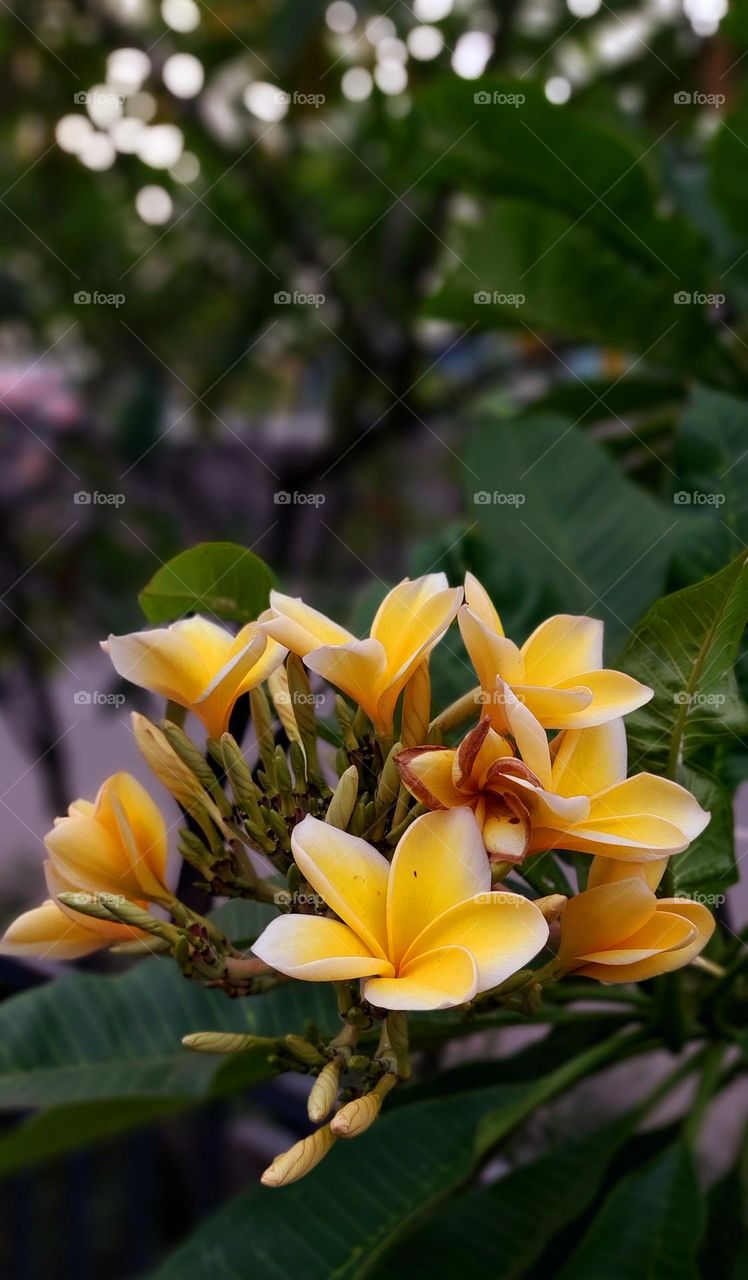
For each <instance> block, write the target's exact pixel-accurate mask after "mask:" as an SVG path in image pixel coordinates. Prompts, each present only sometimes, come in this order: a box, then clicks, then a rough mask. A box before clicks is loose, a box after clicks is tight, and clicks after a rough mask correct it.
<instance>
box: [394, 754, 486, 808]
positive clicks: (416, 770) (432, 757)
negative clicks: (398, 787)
mask: <svg viewBox="0 0 748 1280" xmlns="http://www.w3.org/2000/svg"><path fill="white" fill-rule="evenodd" d="M455 754H456V753H455V752H454V751H453V750H452V749H451V747H409V748H406V750H405V751H401V752H400V753H399V755H398V756H397V757H396V759H395V764H396V765H397V768H398V771H399V773H400V777H401V778H402V780H403V782H404V783H405V785H406V787H407V788H408V790H409V792H410V794H411V795H413V796H415V798H416V800H420V802H421V804H425V805H426V806H427V807H428V808H429V809H451V808H452V807H453V806H454V805H458V804H467V803H468V801H469V800H470V799H471V796H470V794H469V793H468V792H465V791H460V789H459V788H458V787H456V786H455V784H454V782H453V780H452V777H453V768H454V760H455Z"/></svg>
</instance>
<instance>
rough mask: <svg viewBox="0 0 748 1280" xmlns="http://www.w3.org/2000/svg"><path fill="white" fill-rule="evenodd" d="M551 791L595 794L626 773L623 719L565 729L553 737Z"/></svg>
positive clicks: (558, 793) (570, 793) (619, 780)
mask: <svg viewBox="0 0 748 1280" xmlns="http://www.w3.org/2000/svg"><path fill="white" fill-rule="evenodd" d="M551 754H552V756H553V781H552V784H551V791H555V792H556V794H557V795H560V796H594V795H597V793H598V792H600V791H605V790H606V789H607V788H608V787H612V786H614V785H615V784H616V783H617V782H622V781H623V779H624V778H625V777H626V760H627V751H626V728H625V726H624V723H623V719H621V718H620V717H619V718H618V719H616V720H609V721H608V723H607V724H602V725H599V726H598V727H597V728H594V729H566V730H564V732H563V733H560V734H559V735H558V737H557V738H554V740H553V744H552V747H551Z"/></svg>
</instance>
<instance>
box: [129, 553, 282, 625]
mask: <svg viewBox="0 0 748 1280" xmlns="http://www.w3.org/2000/svg"><path fill="white" fill-rule="evenodd" d="M272 585H273V580H272V575H271V573H270V570H269V569H268V567H267V565H266V564H265V562H264V561H263V560H260V558H259V556H256V555H255V554H254V552H253V551H248V550H247V549H246V548H245V547H240V546H237V544H236V543H234V542H201V543H200V544H199V545H198V546H196V547H191V548H190V549H189V550H188V551H182V552H180V554H179V555H177V556H174V558H173V559H172V560H169V561H168V563H167V564H165V565H163V566H162V567H161V568H160V569H159V570H158V572H157V573H155V574H154V575H153V577H152V578H151V580H150V582H149V583H148V584H147V586H145V587H143V590H142V591H141V592H140V595H139V596H138V600H139V601H140V607H141V609H142V610H143V613H144V614H145V616H146V618H147V619H148V621H149V622H173V621H174V620H175V619H177V618H183V617H185V615H187V614H191V613H208V614H214V615H215V616H216V617H218V618H224V619H225V620H226V621H227V622H241V623H244V622H252V621H253V620H254V619H255V618H256V617H258V615H259V614H260V613H262V611H263V609H266V608H267V605H268V600H269V597H270V588H271V586H272Z"/></svg>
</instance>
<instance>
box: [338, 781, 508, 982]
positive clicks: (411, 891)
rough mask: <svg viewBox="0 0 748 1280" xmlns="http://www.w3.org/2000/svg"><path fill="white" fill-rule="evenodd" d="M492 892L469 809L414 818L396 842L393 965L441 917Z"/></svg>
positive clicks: (390, 908)
mask: <svg viewBox="0 0 748 1280" xmlns="http://www.w3.org/2000/svg"><path fill="white" fill-rule="evenodd" d="M490 888H491V871H490V868H489V865H488V858H487V857H486V851H485V849H484V847H483V840H482V837H481V833H480V828H479V826H478V823H477V822H476V820H475V816H474V814H473V813H472V811H471V810H470V809H467V808H464V807H463V808H459V809H447V810H440V811H438V812H436V813H425V814H424V815H423V817H421V818H416V820H415V822H414V823H412V825H411V826H410V827H408V829H407V831H406V832H405V834H404V836H402V838H401V839H400V841H399V842H398V845H397V848H396V850H395V855H394V857H393V859H392V867H391V870H390V878H389V886H388V891H387V934H388V942H389V950H388V954H389V957H390V959H391V960H392V962H393V964H394V965H396V966H397V965H398V964H399V962H400V960H401V959H402V957H403V956H404V955H405V952H406V951H407V950H408V948H409V946H410V944H411V942H412V941H413V939H414V938H417V937H418V935H419V933H420V932H421V930H422V929H424V928H425V927H426V925H427V924H430V923H431V921H432V920H434V919H435V918H436V917H437V916H440V915H441V914H442V912H443V911H446V910H447V909H448V908H449V907H453V906H456V905H457V903H459V902H463V901H464V900H465V899H466V898H471V897H473V895H474V894H476V893H486V892H488V890H489V889H490ZM323 896H324V895H323Z"/></svg>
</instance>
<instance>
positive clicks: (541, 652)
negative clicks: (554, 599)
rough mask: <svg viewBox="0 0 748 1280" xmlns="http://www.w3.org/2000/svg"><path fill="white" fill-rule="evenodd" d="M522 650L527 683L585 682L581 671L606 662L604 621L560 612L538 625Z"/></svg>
mask: <svg viewBox="0 0 748 1280" xmlns="http://www.w3.org/2000/svg"><path fill="white" fill-rule="evenodd" d="M521 652H522V658H523V660H524V664H525V680H526V682H527V684H536V685H545V686H546V687H547V686H549V685H557V684H560V683H561V682H562V681H564V680H573V682H574V683H575V684H581V683H583V682H582V681H580V680H577V679H576V675H577V672H579V671H595V670H596V669H597V668H598V667H601V666H602V665H603V624H602V622H601V621H600V620H599V619H598V618H588V617H586V616H576V615H574V614H571V613H557V614H555V616H554V617H552V618H547V619H546V620H545V622H541V624H540V626H539V627H536V628H535V630H534V631H533V633H532V635H530V636H528V638H527V640H525V643H524V644H523V645H522V650H521Z"/></svg>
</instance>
